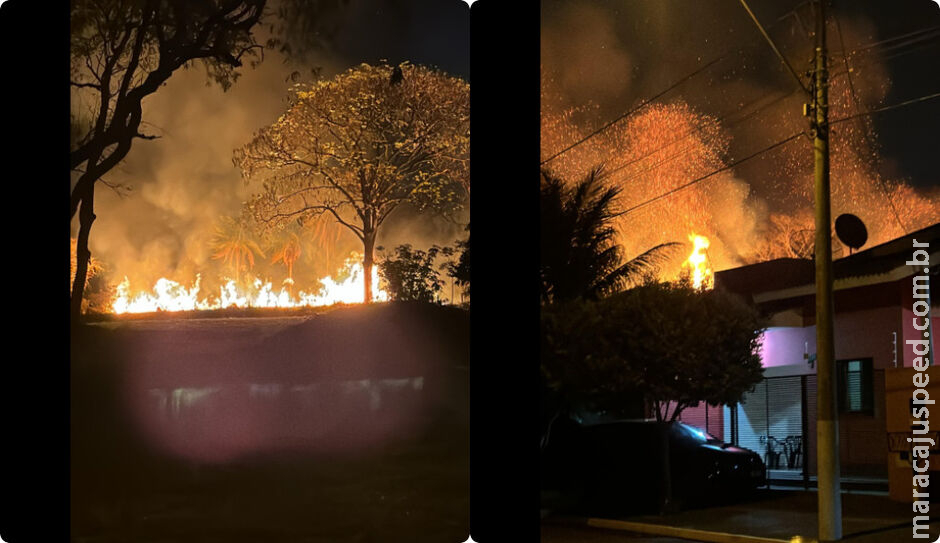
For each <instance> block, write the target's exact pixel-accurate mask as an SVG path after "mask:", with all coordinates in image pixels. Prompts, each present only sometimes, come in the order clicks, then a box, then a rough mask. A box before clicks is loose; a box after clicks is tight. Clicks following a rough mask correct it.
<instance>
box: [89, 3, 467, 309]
mask: <svg viewBox="0 0 940 543" xmlns="http://www.w3.org/2000/svg"><path fill="white" fill-rule="evenodd" d="M395 5H396V2H391V1H389V2H382V3H378V4H375V3H373V5H368V3H367V2H364V1H359V0H355V1H351V2H349V3H347V4H346V8H345V11H344V12H343V13H341V14H334V16H333V17H332V18H331V19H330V25H331V26H332V29H333V33H332V34H331V35H330V39H331V40H333V42H332V43H318V44H312V43H310V44H303V45H305V47H301V48H295V50H294V51H293V54H292V55H291V56H289V57H288V56H287V55H286V54H282V53H281V52H279V51H277V50H266V51H265V53H264V61H263V62H262V63H261V64H260V65H259V66H258V67H256V68H250V67H248V66H245V67H244V68H243V69H242V72H241V73H242V75H241V77H240V78H239V79H238V81H237V82H236V83H235V84H234V85H233V86H232V88H231V89H230V90H228V91H227V92H223V91H222V89H220V88H219V87H218V86H214V85H212V86H210V85H207V78H206V74H205V71H204V70H203V68H202V66H201V65H200V64H198V63H197V64H195V65H194V66H192V67H191V68H189V69H186V70H181V71H179V72H177V73H175V74H174V75H173V77H172V78H171V79H170V80H169V82H168V83H167V84H166V85H165V86H164V87H162V88H160V89H159V90H158V91H157V92H156V93H155V94H153V95H151V96H150V97H148V98H147V99H146V100H145V101H144V116H143V118H144V120H145V122H144V124H143V126H142V131H144V132H145V133H147V134H154V135H157V136H159V139H156V140H153V141H146V140H137V141H135V142H134V146H133V147H132V149H131V152H130V154H129V155H128V157H127V159H126V160H125V161H124V162H123V163H122V164H120V165H119V166H118V168H116V169H115V170H113V171H112V172H110V173H109V174H108V175H107V176H106V177H105V181H107V183H108V184H110V185H124V186H127V187H130V188H131V190H130V192H127V191H121V193H119V192H117V191H112V190H109V189H108V188H107V187H105V186H101V185H99V188H98V190H97V191H96V192H97V197H96V203H95V205H96V214H97V216H98V218H97V220H96V221H95V224H94V227H93V229H92V235H91V238H90V249H91V252H92V255H93V257H94V258H95V259H97V260H98V261H100V262H101V263H102V264H103V265H104V266H105V274H106V276H107V277H108V278H109V279H110V280H111V281H112V282H113V283H117V282H119V281H121V279H122V278H123V277H124V276H127V277H128V278H129V279H130V281H131V285H132V288H133V289H134V290H136V289H139V288H147V289H149V288H150V287H151V286H152V285H153V284H154V281H155V280H156V279H158V278H159V277H168V278H172V279H175V280H178V281H180V282H182V283H183V284H185V285H188V284H190V282H191V281H193V280H194V279H195V276H196V274H197V273H202V274H203V286H204V287H205V286H207V277H206V276H207V275H213V274H216V275H217V274H220V273H224V271H225V270H224V265H223V264H222V263H221V262H220V261H219V260H215V259H213V258H212V250H211V241H212V237H213V234H214V231H215V227H216V225H217V223H218V221H219V219H220V217H222V216H238V215H239V214H240V212H241V209H242V202H244V201H245V200H246V199H247V196H248V194H249V191H250V190H252V189H253V188H255V187H252V186H247V187H246V185H245V182H244V180H243V179H242V177H241V173H240V171H239V170H238V169H237V168H235V167H234V166H233V163H232V153H233V150H234V149H236V148H239V147H241V146H243V145H244V144H245V143H247V142H248V141H249V140H250V138H251V136H252V134H253V133H254V132H256V131H257V130H259V129H260V128H262V127H264V126H266V125H268V124H270V123H272V122H273V121H275V120H276V119H277V118H278V116H280V115H281V114H282V113H283V112H284V111H285V109H286V107H287V97H288V88H289V86H290V85H292V84H293V83H294V82H295V81H297V80H298V79H297V76H298V75H299V76H300V79H299V80H300V81H309V80H311V79H312V77H313V75H312V70H313V69H318V70H319V74H320V76H321V77H331V76H333V75H335V74H337V73H340V72H342V71H344V70H346V69H347V68H349V67H351V66H354V65H356V64H358V63H360V62H364V61H368V62H378V61H380V60H381V59H388V61H390V62H399V61H401V60H406V59H408V60H412V61H413V62H418V63H420V62H421V59H420V58H415V52H416V51H418V52H420V50H417V49H415V47H418V46H420V45H421V44H420V43H417V44H415V43H413V42H414V40H413V39H412V38H413V35H415V34H416V32H417V30H416V28H410V27H417V26H418V24H419V23H422V19H421V18H420V17H418V18H417V19H416V18H415V17H416V16H415V13H417V11H416V7H415V6H404V7H403V6H398V8H395ZM457 7H464V10H465V6H459V5H458V6H457ZM393 8H394V9H393ZM383 10H384V11H383ZM436 11H437V12H439V11H440V8H437V9H436ZM461 14H462V15H465V14H463V13H462V12H461ZM451 18H453V14H451ZM378 24H382V25H383V26H384V27H385V33H386V34H388V36H387V37H386V38H387V39H386V40H385V41H386V42H388V41H389V40H394V39H395V35H393V34H396V33H397V36H398V39H399V41H401V42H402V43H403V44H404V45H401V46H396V47H388V48H383V47H382V45H381V44H382V43H383V42H382V40H380V39H378V38H376V40H373V41H372V42H370V43H372V49H371V51H366V50H365V49H363V47H362V46H355V42H354V41H353V39H352V36H353V35H354V34H355V35H356V36H359V38H357V39H361V36H362V35H363V33H366V34H368V33H369V32H370V27H374V26H375V25H378ZM443 26H446V25H443ZM450 26H451V27H453V25H450ZM259 28H260V27H259ZM396 28H397V29H398V30H397V31H396ZM409 28H410V29H409ZM445 30H447V28H443V29H439V30H438V31H436V32H434V33H432V34H433V36H432V38H433V39H438V38H439V40H438V42H439V41H440V40H444V39H445V38H446V40H449V41H450V42H453V41H454V40H457V39H459V38H460V36H461V34H460V32H451V33H450V34H448V35H447V36H444V35H443V34H442V32H444V31H445ZM265 31H266V30H264V29H261V32H265ZM434 36H436V38H435V37H434ZM442 36H443V37H442ZM465 37H466V35H465ZM266 39H267V35H262V36H259V38H258V41H259V42H262V43H263V42H264V41H265V40H266ZM422 39H423V40H425V41H426V40H427V39H429V38H427V37H425V38H422ZM438 42H435V43H431V44H430V45H433V46H435V48H434V53H433V55H432V58H431V60H432V61H433V63H434V64H437V65H440V66H441V68H442V69H447V70H449V71H451V72H452V73H457V74H458V75H464V76H465V73H464V74H461V70H465V68H466V67H467V65H468V63H469V60H468V59H460V58H455V59H454V60H451V61H450V63H447V62H446V61H447V60H448V58H447V55H450V56H452V57H460V56H466V55H465V54H462V53H463V52H462V51H460V50H459V48H456V53H455V52H454V51H455V48H454V47H450V46H449V45H447V44H445V45H446V46H441V43H438ZM295 43H296V42H295ZM409 44H410V46H409ZM314 45H316V47H315V46H314ZM383 53H390V54H383ZM435 55H436V56H435ZM292 74H294V77H293V78H292V77H291V76H292ZM462 220H463V221H464V222H466V220H468V219H467V216H466V214H465V216H464V217H462ZM390 221H391V222H390V223H388V228H386V232H384V233H383V235H381V236H380V239H379V240H378V241H379V243H380V244H384V245H385V246H387V247H394V246H395V245H398V244H400V243H411V244H412V245H414V246H416V247H425V246H428V245H430V244H434V243H436V244H452V243H453V241H454V240H455V239H458V238H462V237H464V232H463V230H462V225H459V224H455V223H451V222H447V221H443V220H440V219H435V218H431V217H427V216H415V214H413V213H409V212H408V211H407V210H402V212H401V213H398V214H397V216H394V217H392V218H391V219H390ZM76 223H77V221H76ZM75 230H77V224H75V225H73V231H75ZM73 235H74V234H73ZM357 245H358V248H359V250H360V251H361V244H359V243H358V240H356V239H355V238H353V236H352V235H351V234H348V233H343V234H342V235H341V236H340V238H339V240H338V241H337V242H336V244H335V247H332V248H331V249H333V251H332V252H333V253H334V257H332V258H331V260H333V264H334V265H339V263H341V262H342V261H343V260H344V256H343V255H348V254H349V251H351V250H355V249H356V248H357ZM321 256H322V255H320V254H316V255H314V254H311V253H309V252H308V254H305V255H303V257H304V258H303V259H302V262H304V263H305V266H306V269H307V270H308V271H310V272H311V273H313V272H314V271H315V272H316V273H319V274H320V275H318V276H317V277H310V278H307V279H309V280H310V281H313V280H314V279H316V278H318V277H322V276H323V275H327V274H330V273H333V272H335V271H336V269H335V267H333V268H331V267H330V266H328V265H326V264H325V263H323V262H315V263H313V265H311V264H310V262H309V259H311V258H313V259H316V258H320V257H321ZM262 260H264V259H262ZM265 264H267V265H269V267H274V266H273V265H270V264H269V263H267V262H264V263H262V267H263V265H265ZM298 279H300V278H298ZM275 280H279V279H275ZM210 281H211V279H210Z"/></svg>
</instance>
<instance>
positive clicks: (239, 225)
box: [212, 217, 264, 285]
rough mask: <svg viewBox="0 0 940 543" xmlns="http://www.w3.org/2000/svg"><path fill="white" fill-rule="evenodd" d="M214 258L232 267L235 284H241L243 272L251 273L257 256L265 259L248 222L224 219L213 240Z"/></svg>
mask: <svg viewBox="0 0 940 543" xmlns="http://www.w3.org/2000/svg"><path fill="white" fill-rule="evenodd" d="M212 248H213V250H214V252H213V254H212V258H214V259H217V260H222V261H224V262H225V263H226V264H228V265H229V266H231V267H232V272H233V273H234V275H235V284H236V285H237V284H239V283H240V282H241V277H242V271H243V270H244V271H250V270H251V269H252V268H253V267H254V265H255V255H256V254H257V255H258V256H261V257H264V252H263V251H262V250H261V247H260V246H259V245H258V242H257V241H255V240H254V238H253V236H252V232H251V229H250V227H249V225H248V223H247V221H246V220H243V219H234V218H232V217H222V219H221V221H220V222H219V224H218V226H216V231H215V236H214V237H213V239H212Z"/></svg>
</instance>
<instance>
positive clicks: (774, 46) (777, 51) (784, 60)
mask: <svg viewBox="0 0 940 543" xmlns="http://www.w3.org/2000/svg"><path fill="white" fill-rule="evenodd" d="M741 5H742V6H744V9H745V10H746V11H747V14H748V15H750V16H751V20H752V21H754V24H755V25H757V29H758V30H760V33H761V34H763V36H764V39H766V40H767V43H769V44H770V48H771V49H773V50H774V54H776V55H777V58H779V59H780V62H782V63H783V65H784V66H786V67H787V69H788V70H790V74H791V75H792V76H793V79H795V80H796V84H797V85H799V87H800V88H801V89H803V92H805V93H806V94H809V89H808V88H806V85H804V84H803V80H802V79H800V76H799V75H797V73H796V70H794V69H793V66H791V65H790V62H789V61H787V57H785V56H783V53H781V52H780V49H779V48H778V47H777V44H776V43H774V40H773V39H771V38H770V34H768V33H767V31H766V30H764V27H763V26H762V25H761V24H760V21H758V20H757V16H756V15H754V12H753V11H751V8H750V7H748V5H747V2H746V1H745V0H741Z"/></svg>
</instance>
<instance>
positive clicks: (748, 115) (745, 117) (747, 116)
mask: <svg viewBox="0 0 940 543" xmlns="http://www.w3.org/2000/svg"><path fill="white" fill-rule="evenodd" d="M797 90H798V89H794V90H792V91H790V92H788V93H785V94H782V95H780V96H777V97H776V98H774V99H773V100H771V101H770V102H767V103H765V104H764V105H762V106H760V107H758V108H757V109H754V110H752V111H750V112H748V113H746V114H744V115H743V116H741V117H739V118H737V119H735V120H733V121H731V122H729V123H727V124H725V125H722V126H723V128H730V127H733V126H736V125H738V124H740V123H742V122H744V121H746V120H748V119H750V118H751V117H753V116H754V115H756V114H758V113H760V112H761V111H763V110H765V109H767V108H768V107H770V106H773V105H775V104H777V103H779V102H780V101H782V100H784V99H786V98H789V97H790V96H793V94H794V93H796V91H797ZM763 98H766V96H763V97H761V98H758V99H757V100H754V101H752V102H751V103H750V104H749V105H753V104H755V103H757V102H759V101H760V100H762V99H763ZM735 113H738V112H733V113H728V114H726V115H723V116H721V117H718V118H717V119H716V122H717V123H721V122H722V121H724V120H725V119H727V118H729V117H732V116H734V115H735ZM695 132H696V127H693V128H690V129H689V130H687V131H686V132H685V133H684V134H683V135H682V136H680V137H678V138H676V139H674V140H672V141H670V142H669V143H667V144H665V145H662V146H660V147H657V148H656V149H653V150H651V151H649V152H647V153H646V154H644V155H642V156H640V157H637V158H634V159H632V160H630V161H628V162H626V163H625V164H621V165H619V166H617V167H616V168H613V169H611V170H606V171H604V177H609V176H611V175H613V174H614V173H616V172H618V171H620V170H622V169H624V168H626V167H628V166H632V165H633V164H636V163H637V162H640V161H641V160H643V159H645V158H647V157H649V156H650V155H653V154H656V153H658V152H659V151H662V150H663V149H665V148H667V147H670V146H672V145H674V144H676V143H678V142H680V141H683V140H686V139H688V138H689V137H690V136H691V135H692V134H694V133H695ZM692 147H693V146H687V147H684V148H683V149H682V151H679V152H678V153H675V154H673V155H670V156H668V157H666V158H665V159H663V160H660V161H659V162H657V163H656V164H654V165H653V166H651V167H649V168H647V169H645V170H641V171H639V172H635V173H634V174H633V175H631V176H629V177H627V178H626V179H621V180H620V182H624V181H629V180H631V179H633V178H635V177H637V176H639V175H641V174H643V173H647V172H650V171H652V170H655V169H656V168H658V167H659V166H661V165H663V164H665V163H667V162H669V161H670V160H671V159H673V158H675V157H677V156H679V155H682V154H684V153H685V152H686V151H688V150H689V149H692Z"/></svg>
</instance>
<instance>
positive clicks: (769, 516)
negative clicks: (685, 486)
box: [586, 490, 940, 543]
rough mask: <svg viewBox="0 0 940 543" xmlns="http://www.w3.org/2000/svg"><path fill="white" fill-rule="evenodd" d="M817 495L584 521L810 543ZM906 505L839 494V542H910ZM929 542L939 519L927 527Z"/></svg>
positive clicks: (781, 493)
mask: <svg viewBox="0 0 940 543" xmlns="http://www.w3.org/2000/svg"><path fill="white" fill-rule="evenodd" d="M816 515H817V513H816V493H815V492H806V491H803V490H765V491H762V492H761V493H760V494H759V495H758V497H757V498H756V499H754V500H753V501H751V502H748V503H739V504H734V505H728V506H721V507H709V508H701V509H692V510H688V511H682V512H680V513H675V514H670V515H640V516H630V517H622V518H617V519H613V518H588V519H586V523H587V524H588V525H589V526H593V527H597V528H610V529H619V530H625V531H628V532H634V533H644V534H652V535H662V536H669V537H678V538H683V539H691V540H696V541H713V542H716V543H731V542H735V543H747V542H754V543H757V542H762V541H763V542H765V543H770V542H772V541H786V542H789V541H791V540H792V539H793V538H794V537H797V536H798V537H800V538H801V540H802V541H804V542H808V541H815V540H816V537H817V534H818V532H817V517H816ZM912 517H913V513H912V510H911V505H910V504H907V503H898V502H894V501H891V500H890V499H889V498H888V497H887V496H885V495H872V494H843V495H842V526H843V539H845V540H847V541H852V542H858V543H881V542H884V543H888V542H895V541H902V540H903V541H906V540H908V539H910V538H911V535H912V532H911V520H912ZM931 525H932V529H931V530H930V533H931V534H932V537H931V538H930V540H933V539H934V537H935V536H936V534H937V533H938V532H940V516H937V517H936V518H935V519H933V520H932V522H931Z"/></svg>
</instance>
